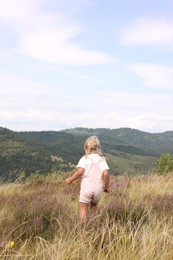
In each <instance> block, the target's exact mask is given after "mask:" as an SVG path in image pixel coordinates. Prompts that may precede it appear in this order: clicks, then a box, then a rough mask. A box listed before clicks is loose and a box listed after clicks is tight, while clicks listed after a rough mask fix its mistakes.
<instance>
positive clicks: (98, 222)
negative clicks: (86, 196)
mask: <svg viewBox="0 0 173 260" xmlns="http://www.w3.org/2000/svg"><path fill="white" fill-rule="evenodd" d="M68 175H69V173H66V174H64V175H62V176H61V175H60V174H59V175H57V174H56V173H54V174H50V175H48V176H42V175H33V176H32V177H31V178H28V179H27V180H25V181H24V182H22V183H2V184H1V185H0V259H10V260H19V259H21V260H23V259H25V260H27V259H28V260H32V259H36V260H50V259H51V260H74V259H75V260H77V259H79V260H83V259H85V260H97V259H98V260H107V259H110V260H112V259H115V260H155V259H158V260H171V259H173V173H170V174H167V175H166V176H157V175H148V176H135V177H131V178H128V177H126V176H111V184H110V192H109V194H106V193H104V194H103V196H102V200H101V202H100V204H99V212H98V214H97V215H96V216H92V215H91V216H89V217H88V219H87V220H86V221H80V220H79V217H78V195H79V187H80V183H79V182H78V181H77V182H74V183H73V184H72V185H71V186H68V185H67V184H66V183H65V182H64V178H65V177H67V176H68Z"/></svg>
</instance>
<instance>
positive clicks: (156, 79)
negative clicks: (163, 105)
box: [129, 63, 173, 89]
mask: <svg viewBox="0 0 173 260" xmlns="http://www.w3.org/2000/svg"><path fill="white" fill-rule="evenodd" d="M129 69H130V70H131V71H132V72H134V73H135V74H136V75H138V76H139V77H140V78H141V79H142V80H143V84H144V86H147V87H154V88H162V89H172V86H173V67H167V66H163V65H158V64H149V63H135V64H131V65H129Z"/></svg>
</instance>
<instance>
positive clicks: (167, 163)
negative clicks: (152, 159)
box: [154, 152, 173, 175]
mask: <svg viewBox="0 0 173 260" xmlns="http://www.w3.org/2000/svg"><path fill="white" fill-rule="evenodd" d="M172 171H173V155H172V154H170V153H167V152H165V153H163V154H162V155H161V156H160V158H159V160H157V162H156V166H155V168H154V172H155V173H157V174H158V175H164V174H166V173H168V172H172Z"/></svg>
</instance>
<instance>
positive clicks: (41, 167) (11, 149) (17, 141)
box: [0, 127, 71, 181]
mask: <svg viewBox="0 0 173 260" xmlns="http://www.w3.org/2000/svg"><path fill="white" fill-rule="evenodd" d="M69 169H71V167H70V165H69V164H68V163H66V162H64V161H63V160H62V158H59V157H57V156H52V153H50V152H49V151H47V150H45V149H44V148H43V147H42V145H35V144H34V143H33V144H32V142H31V143H30V142H28V141H27V140H25V139H23V138H22V137H21V136H20V134H19V133H17V132H13V131H11V130H9V129H6V128H2V127H0V177H1V179H3V180H5V181H6V180H9V179H10V180H12V181H13V180H15V179H16V177H17V176H18V175H19V173H20V172H22V171H24V172H25V174H26V176H29V175H30V174H31V173H36V172H41V173H42V174H46V173H49V172H51V171H53V170H69Z"/></svg>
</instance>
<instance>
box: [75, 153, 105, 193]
mask: <svg viewBox="0 0 173 260" xmlns="http://www.w3.org/2000/svg"><path fill="white" fill-rule="evenodd" d="M79 167H81V168H83V169H84V170H85V171H84V174H83V175H82V181H81V187H82V186H88V187H96V188H102V187H103V172H104V170H108V169H109V167H108V165H107V162H106V160H105V158H104V157H101V156H100V155H98V154H88V155H85V156H83V157H82V158H81V159H80V160H79V162H78V164H77V168H79Z"/></svg>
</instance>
